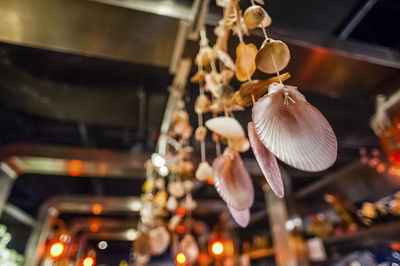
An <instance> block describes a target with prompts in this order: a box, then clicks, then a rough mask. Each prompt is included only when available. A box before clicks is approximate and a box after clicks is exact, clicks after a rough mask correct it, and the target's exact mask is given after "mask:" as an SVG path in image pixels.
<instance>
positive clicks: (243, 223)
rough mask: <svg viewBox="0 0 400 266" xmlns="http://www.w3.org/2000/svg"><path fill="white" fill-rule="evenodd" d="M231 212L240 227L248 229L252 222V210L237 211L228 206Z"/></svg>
mask: <svg viewBox="0 0 400 266" xmlns="http://www.w3.org/2000/svg"><path fill="white" fill-rule="evenodd" d="M227 206H228V209H229V212H230V213H231V214H232V217H233V219H234V220H235V222H236V223H237V224H238V225H239V226H240V227H243V228H245V227H247V226H248V225H249V222H250V210H249V209H245V210H242V211H239V210H236V209H235V208H233V207H231V206H229V204H228V205H227Z"/></svg>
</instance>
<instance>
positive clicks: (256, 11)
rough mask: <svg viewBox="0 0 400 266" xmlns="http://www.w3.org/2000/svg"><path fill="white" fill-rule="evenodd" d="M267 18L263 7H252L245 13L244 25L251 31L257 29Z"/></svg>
mask: <svg viewBox="0 0 400 266" xmlns="http://www.w3.org/2000/svg"><path fill="white" fill-rule="evenodd" d="M265 16H267V14H266V12H265V10H264V9H263V8H262V7H261V6H257V5H254V6H250V7H248V8H247V9H246V11H244V14H243V19H244V24H246V26H247V28H249V29H251V30H252V29H255V28H257V27H258V26H259V25H260V24H261V23H262V22H263V20H264V18H265Z"/></svg>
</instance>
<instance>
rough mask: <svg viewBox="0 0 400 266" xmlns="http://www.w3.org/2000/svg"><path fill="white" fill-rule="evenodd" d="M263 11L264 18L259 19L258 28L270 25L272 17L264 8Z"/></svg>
mask: <svg viewBox="0 0 400 266" xmlns="http://www.w3.org/2000/svg"><path fill="white" fill-rule="evenodd" d="M264 12H265V16H264V19H263V20H262V21H261V24H260V25H259V27H260V28H266V27H269V26H271V23H272V19H271V17H270V16H269V15H268V13H267V11H265V10H264Z"/></svg>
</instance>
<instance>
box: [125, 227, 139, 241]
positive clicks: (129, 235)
mask: <svg viewBox="0 0 400 266" xmlns="http://www.w3.org/2000/svg"><path fill="white" fill-rule="evenodd" d="M136 235H137V232H136V230H135V229H129V230H128V231H127V232H126V238H127V239H128V240H129V241H133V240H135V238H136Z"/></svg>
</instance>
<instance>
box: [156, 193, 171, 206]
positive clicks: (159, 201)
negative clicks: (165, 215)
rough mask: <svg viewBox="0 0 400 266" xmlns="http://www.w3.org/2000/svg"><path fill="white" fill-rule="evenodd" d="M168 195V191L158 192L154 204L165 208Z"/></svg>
mask: <svg viewBox="0 0 400 266" xmlns="http://www.w3.org/2000/svg"><path fill="white" fill-rule="evenodd" d="M167 198H168V194H167V192H166V191H164V190H162V191H158V192H157V194H156V195H155V196H154V199H153V202H154V204H156V205H157V206H159V207H161V208H163V207H164V206H165V203H167Z"/></svg>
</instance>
